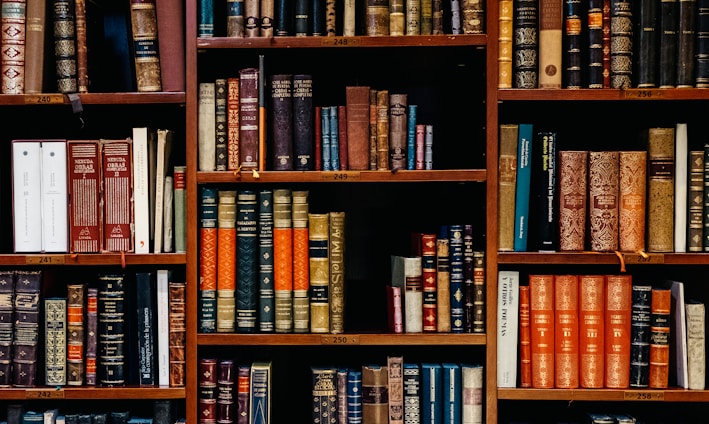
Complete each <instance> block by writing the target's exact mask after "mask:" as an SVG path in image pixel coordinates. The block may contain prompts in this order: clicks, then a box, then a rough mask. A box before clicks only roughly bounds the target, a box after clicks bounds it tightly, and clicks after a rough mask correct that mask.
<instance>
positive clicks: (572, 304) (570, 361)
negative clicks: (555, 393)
mask: <svg viewBox="0 0 709 424" xmlns="http://www.w3.org/2000/svg"><path fill="white" fill-rule="evenodd" d="M578 307H579V280H578V276H577V275H571V274H563V275H555V276H554V332H555V334H554V366H555V369H554V381H555V383H554V386H555V387H557V388H563V389H573V388H577V387H579V319H578Z"/></svg>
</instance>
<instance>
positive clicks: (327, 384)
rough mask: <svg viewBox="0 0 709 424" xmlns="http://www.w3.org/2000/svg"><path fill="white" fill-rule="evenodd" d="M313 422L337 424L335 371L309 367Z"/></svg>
mask: <svg viewBox="0 0 709 424" xmlns="http://www.w3.org/2000/svg"><path fill="white" fill-rule="evenodd" d="M311 372H312V376H313V383H312V384H313V386H312V391H313V396H312V398H313V405H312V409H313V422H317V423H324V424H325V423H333V424H334V423H337V422H338V421H337V388H338V385H337V369H335V368H330V367H311Z"/></svg>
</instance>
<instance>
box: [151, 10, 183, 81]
mask: <svg viewBox="0 0 709 424" xmlns="http://www.w3.org/2000/svg"><path fill="white" fill-rule="evenodd" d="M155 11H156V14H157V18H158V54H159V57H160V78H161V80H162V91H170V92H174V91H185V8H184V5H183V2H182V0H155ZM161 34H162V37H161V36H160V35H161Z"/></svg>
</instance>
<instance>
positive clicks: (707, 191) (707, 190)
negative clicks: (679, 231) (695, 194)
mask: <svg viewBox="0 0 709 424" xmlns="http://www.w3.org/2000/svg"><path fill="white" fill-rule="evenodd" d="M703 150H704V178H703V179H704V189H703V200H702V225H703V230H702V251H703V252H707V251H709V218H707V216H709V143H704V149H703Z"/></svg>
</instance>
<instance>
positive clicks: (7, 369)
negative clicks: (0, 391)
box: [0, 270, 15, 387]
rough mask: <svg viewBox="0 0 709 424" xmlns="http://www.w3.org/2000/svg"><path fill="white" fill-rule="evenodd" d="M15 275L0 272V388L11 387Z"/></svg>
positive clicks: (11, 272) (6, 271)
mask: <svg viewBox="0 0 709 424" xmlns="http://www.w3.org/2000/svg"><path fill="white" fill-rule="evenodd" d="M14 309H15V273H14V272H13V271H8V270H3V271H0V355H2V357H0V387H11V386H12V339H13V333H14V328H13V327H14V321H15V320H14V316H13V315H14Z"/></svg>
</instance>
